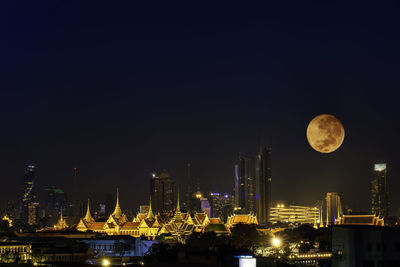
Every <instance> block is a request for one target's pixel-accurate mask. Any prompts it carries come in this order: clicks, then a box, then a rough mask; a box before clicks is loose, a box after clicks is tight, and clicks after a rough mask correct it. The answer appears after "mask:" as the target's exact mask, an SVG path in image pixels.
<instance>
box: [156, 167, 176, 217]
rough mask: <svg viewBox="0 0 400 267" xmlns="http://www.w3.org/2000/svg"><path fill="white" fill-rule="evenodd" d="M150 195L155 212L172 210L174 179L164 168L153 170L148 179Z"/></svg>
mask: <svg viewBox="0 0 400 267" xmlns="http://www.w3.org/2000/svg"><path fill="white" fill-rule="evenodd" d="M150 195H151V199H152V202H153V203H154V204H153V208H154V210H155V211H156V212H164V211H172V210H173V209H174V203H175V201H174V200H175V181H174V180H173V179H172V178H171V177H170V175H169V173H168V172H167V171H166V170H163V171H162V172H161V173H160V174H158V173H156V172H153V173H152V174H151V179H150Z"/></svg>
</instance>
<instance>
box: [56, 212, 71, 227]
mask: <svg viewBox="0 0 400 267" xmlns="http://www.w3.org/2000/svg"><path fill="white" fill-rule="evenodd" d="M53 228H54V230H65V229H67V228H68V224H67V221H66V220H65V219H64V217H63V212H62V210H61V212H60V218H59V219H58V222H57V223H56V224H55V225H54V226H53Z"/></svg>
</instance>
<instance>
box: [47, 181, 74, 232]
mask: <svg viewBox="0 0 400 267" xmlns="http://www.w3.org/2000/svg"><path fill="white" fill-rule="evenodd" d="M44 191H45V207H44V210H45V214H46V217H47V218H48V220H49V223H50V224H51V225H53V224H54V223H56V222H57V220H58V218H59V217H60V212H61V210H64V211H65V210H67V206H68V205H67V197H66V194H65V193H64V191H63V190H62V189H59V188H56V187H55V186H51V187H47V188H45V190H44Z"/></svg>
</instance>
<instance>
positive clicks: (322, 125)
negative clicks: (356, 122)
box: [307, 114, 344, 153]
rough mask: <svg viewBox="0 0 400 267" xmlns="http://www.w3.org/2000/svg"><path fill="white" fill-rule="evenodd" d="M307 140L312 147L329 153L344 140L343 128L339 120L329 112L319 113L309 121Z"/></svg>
mask: <svg viewBox="0 0 400 267" xmlns="http://www.w3.org/2000/svg"><path fill="white" fill-rule="evenodd" d="M307 140H308V143H309V144H310V146H311V147H312V148H314V149H315V150H316V151H318V152H321V153H331V152H333V151H335V150H336V149H338V148H339V147H340V145H341V144H342V143H343V140H344V128H343V125H342V123H341V122H340V120H338V119H337V118H336V117H335V116H333V115H329V114H321V115H318V116H317V117H315V118H314V119H312V120H311V121H310V123H309V124H308V127H307Z"/></svg>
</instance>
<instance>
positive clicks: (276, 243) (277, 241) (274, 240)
mask: <svg viewBox="0 0 400 267" xmlns="http://www.w3.org/2000/svg"><path fill="white" fill-rule="evenodd" d="M281 243H282V242H281V240H280V239H279V238H277V237H274V238H272V245H273V246H274V247H280V246H281Z"/></svg>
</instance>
